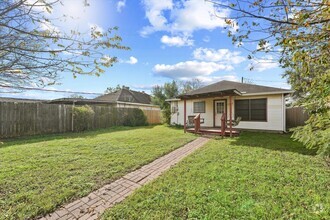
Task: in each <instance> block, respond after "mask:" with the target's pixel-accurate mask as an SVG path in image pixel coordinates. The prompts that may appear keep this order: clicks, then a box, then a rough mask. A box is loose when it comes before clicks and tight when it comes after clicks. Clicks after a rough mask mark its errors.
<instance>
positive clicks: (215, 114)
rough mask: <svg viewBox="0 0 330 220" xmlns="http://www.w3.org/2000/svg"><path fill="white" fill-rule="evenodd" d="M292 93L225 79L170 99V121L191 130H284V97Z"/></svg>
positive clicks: (199, 131)
mask: <svg viewBox="0 0 330 220" xmlns="http://www.w3.org/2000/svg"><path fill="white" fill-rule="evenodd" d="M291 93H292V91H291V90H287V89H281V88H275V87H268V86H261V85H253V84H246V83H239V82H232V81H226V80H224V81H220V82H217V83H214V84H211V85H208V86H205V87H202V88H200V89H197V90H194V91H190V92H188V93H186V94H183V95H180V96H178V97H176V98H173V99H169V100H167V101H169V102H170V103H171V111H172V114H171V124H177V125H183V126H184V129H185V131H188V132H189V131H192V132H195V133H203V131H205V133H207V131H211V132H212V131H213V132H214V133H216V132H220V133H221V132H226V133H228V134H230V135H232V133H235V131H239V130H242V129H246V130H262V131H275V132H285V130H286V125H285V121H286V120H285V119H286V118H285V117H286V116H285V98H286V96H288V95H290V94H291ZM191 118H195V119H194V122H193V123H194V124H195V125H193V128H189V125H191V120H190V119H191ZM237 119H239V120H238V121H237V122H238V124H235V123H234V122H235V121H236V120H237ZM196 120H198V122H197V123H196ZM196 124H197V125H196ZM196 126H197V127H196ZM207 129H208V130H207ZM223 134H224V133H223Z"/></svg>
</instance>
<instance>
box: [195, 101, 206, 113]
mask: <svg viewBox="0 0 330 220" xmlns="http://www.w3.org/2000/svg"><path fill="white" fill-rule="evenodd" d="M194 113H205V102H204V101H202V102H194Z"/></svg>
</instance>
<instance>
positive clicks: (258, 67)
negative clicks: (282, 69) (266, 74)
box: [248, 56, 278, 72]
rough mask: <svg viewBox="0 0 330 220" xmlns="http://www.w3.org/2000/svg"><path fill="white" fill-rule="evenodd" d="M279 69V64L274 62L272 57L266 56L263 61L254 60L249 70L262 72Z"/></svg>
mask: <svg viewBox="0 0 330 220" xmlns="http://www.w3.org/2000/svg"><path fill="white" fill-rule="evenodd" d="M277 67H278V62H277V61H276V60H274V58H273V57H272V56H265V57H264V58H261V59H255V60H252V62H251V63H250V64H249V65H248V69H251V70H254V71H257V72H262V71H265V70H269V69H274V68H277Z"/></svg>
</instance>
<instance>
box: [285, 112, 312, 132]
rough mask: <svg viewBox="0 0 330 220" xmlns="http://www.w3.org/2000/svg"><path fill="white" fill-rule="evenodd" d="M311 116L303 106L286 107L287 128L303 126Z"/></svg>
mask: <svg viewBox="0 0 330 220" xmlns="http://www.w3.org/2000/svg"><path fill="white" fill-rule="evenodd" d="M308 118H309V116H308V114H307V113H306V112H304V109H303V108H302V107H293V108H287V109H286V126H287V128H294V127H297V126H302V125H304V124H305V121H306V120H307V119H308Z"/></svg>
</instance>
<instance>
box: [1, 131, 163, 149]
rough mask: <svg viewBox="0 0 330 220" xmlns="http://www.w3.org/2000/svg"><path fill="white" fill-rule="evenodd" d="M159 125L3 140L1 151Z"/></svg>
mask: <svg viewBox="0 0 330 220" xmlns="http://www.w3.org/2000/svg"><path fill="white" fill-rule="evenodd" d="M156 126H157V125H148V126H137V127H127V126H118V127H117V126H115V127H110V128H103V129H97V130H91V131H83V132H69V133H60V134H47V135H33V136H23V137H17V138H10V139H3V140H0V142H2V143H3V144H0V149H1V148H5V147H10V146H14V145H21V144H33V143H38V142H44V141H52V140H58V139H76V138H93V137H96V136H98V135H101V134H105V133H114V132H119V131H132V130H136V129H153V128H154V127H156Z"/></svg>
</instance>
